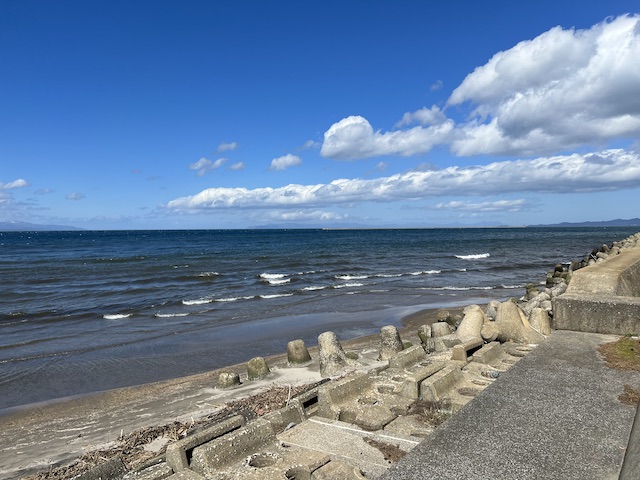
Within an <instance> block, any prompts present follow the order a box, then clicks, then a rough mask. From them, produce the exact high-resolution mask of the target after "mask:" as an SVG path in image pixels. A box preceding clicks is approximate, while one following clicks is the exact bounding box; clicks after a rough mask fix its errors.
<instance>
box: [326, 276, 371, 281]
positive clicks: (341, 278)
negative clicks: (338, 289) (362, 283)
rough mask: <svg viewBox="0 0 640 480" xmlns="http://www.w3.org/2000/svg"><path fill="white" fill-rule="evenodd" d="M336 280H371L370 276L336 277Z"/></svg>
mask: <svg viewBox="0 0 640 480" xmlns="http://www.w3.org/2000/svg"><path fill="white" fill-rule="evenodd" d="M334 278H336V279H337V280H364V279H365V278H369V275H336V276H335V277H334Z"/></svg>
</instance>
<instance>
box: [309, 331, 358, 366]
mask: <svg viewBox="0 0 640 480" xmlns="http://www.w3.org/2000/svg"><path fill="white" fill-rule="evenodd" d="M318 353H319V355H318V356H319V359H320V376H321V377H322V378H326V377H332V376H334V375H338V374H340V373H342V371H343V370H344V369H345V368H346V367H349V366H355V365H356V362H355V361H354V360H351V359H350V358H348V357H347V355H346V353H345V352H344V350H343V348H342V345H341V344H340V341H339V340H338V336H337V335H336V334H335V332H331V331H329V332H324V333H321V334H320V335H319V336H318Z"/></svg>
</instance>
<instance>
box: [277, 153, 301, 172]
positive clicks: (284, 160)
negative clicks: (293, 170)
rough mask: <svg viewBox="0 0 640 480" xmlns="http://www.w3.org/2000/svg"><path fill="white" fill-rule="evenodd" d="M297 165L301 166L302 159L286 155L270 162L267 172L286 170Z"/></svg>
mask: <svg viewBox="0 0 640 480" xmlns="http://www.w3.org/2000/svg"><path fill="white" fill-rule="evenodd" d="M298 165H302V159H301V158H300V157H298V156H296V155H291V154H290V153H288V154H287V155H284V156H282V157H278V158H274V159H273V160H271V166H270V167H269V170H286V169H287V168H290V167H297V166H298Z"/></svg>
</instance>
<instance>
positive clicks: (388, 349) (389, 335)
mask: <svg viewBox="0 0 640 480" xmlns="http://www.w3.org/2000/svg"><path fill="white" fill-rule="evenodd" d="M403 349H404V346H403V345H402V339H401V338H400V334H399V333H398V329H397V328H396V327H394V326H393V325H386V326H384V327H382V328H381V329H380V356H379V357H378V360H389V358H391V357H393V356H394V355H395V354H396V353H398V352H401V351H402V350H403Z"/></svg>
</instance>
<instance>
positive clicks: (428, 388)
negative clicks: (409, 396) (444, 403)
mask: <svg viewBox="0 0 640 480" xmlns="http://www.w3.org/2000/svg"><path fill="white" fill-rule="evenodd" d="M463 379H464V376H463V375H462V371H461V370H460V367H459V366H457V365H447V366H446V367H445V368H443V369H442V370H440V371H439V372H438V373H436V374H434V375H432V376H431V377H429V378H427V379H426V380H424V381H423V382H422V383H421V384H420V398H422V399H423V400H428V401H432V402H439V401H441V400H442V399H443V398H444V397H445V396H446V394H447V393H448V392H449V391H451V390H453V388H454V387H455V386H456V384H457V383H458V382H461V381H462V380H463Z"/></svg>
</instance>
